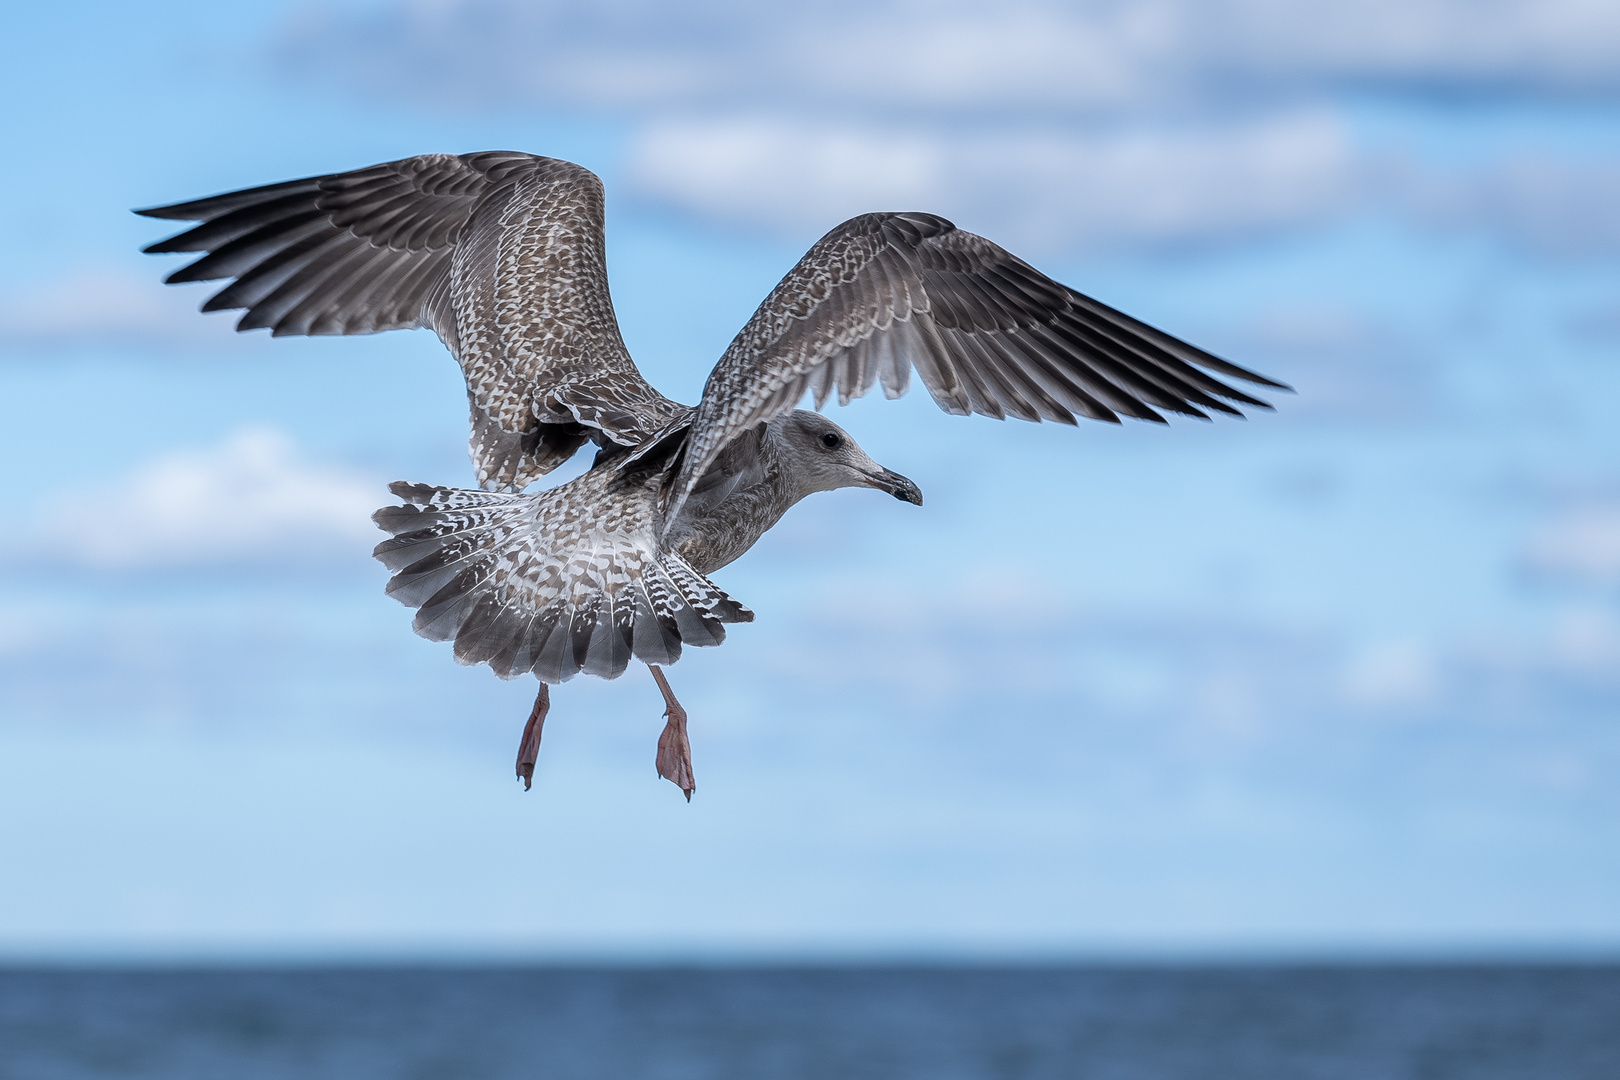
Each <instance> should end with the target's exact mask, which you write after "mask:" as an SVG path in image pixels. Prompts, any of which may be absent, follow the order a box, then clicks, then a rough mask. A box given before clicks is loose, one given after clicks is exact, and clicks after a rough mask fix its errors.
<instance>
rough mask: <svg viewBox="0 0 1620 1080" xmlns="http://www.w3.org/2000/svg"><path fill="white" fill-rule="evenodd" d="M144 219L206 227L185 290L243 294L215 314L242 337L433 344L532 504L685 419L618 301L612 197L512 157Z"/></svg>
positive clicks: (189, 237) (263, 191) (335, 177)
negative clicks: (246, 333)
mask: <svg viewBox="0 0 1620 1080" xmlns="http://www.w3.org/2000/svg"><path fill="white" fill-rule="evenodd" d="M138 213H142V214H145V215H147V216H148V217H157V218H168V219H179V220H187V221H199V222H201V224H200V225H197V226H196V227H195V228H192V229H190V230H188V231H186V232H183V233H180V234H179V235H177V236H173V237H171V238H169V239H168V240H163V241H160V242H158V243H156V244H153V245H151V246H150V247H148V248H147V249H146V250H147V251H149V252H154V253H163V252H203V253H204V254H203V256H202V257H201V258H199V259H197V260H195V261H194V262H192V263H190V264H188V265H186V266H184V267H182V268H181V269H179V270H177V271H175V272H174V273H173V274H171V275H170V276H169V278H168V280H169V281H170V282H186V281H205V280H215V279H220V278H232V279H234V280H233V281H231V282H230V284H228V285H226V286H225V287H224V288H223V289H221V290H219V291H218V292H217V293H215V294H214V295H213V296H212V297H210V298H209V299H208V301H207V302H205V303H204V305H203V310H205V311H217V310H222V309H227V308H246V309H247V310H246V312H245V313H244V314H243V316H242V318H241V320H240V321H239V322H238V323H237V328H238V329H240V330H252V329H259V328H266V329H269V330H270V332H271V333H272V334H273V335H276V336H284V335H288V334H309V335H317V334H369V333H375V332H378V331H381V330H393V329H399V328H408V327H421V326H425V327H429V328H431V329H433V330H435V331H436V332H437V333H438V334H439V336H440V337H441V338H443V339H444V342H445V344H446V345H448V346H449V348H450V351H451V352H452V353H453V354H454V355H455V356H456V359H457V360H458V362H460V364H461V367H462V370H463V372H464V373H465V375H466V377H467V391H468V398H469V404H470V406H471V411H472V429H473V430H472V440H471V448H472V454H473V459H474V461H475V463H476V464H477V466H478V474H479V481H480V482H481V483H482V484H484V485H485V486H486V487H495V488H514V489H515V488H521V487H523V486H524V485H526V484H528V483H529V482H530V481H532V480H533V479H535V478H536V477H537V476H539V475H542V474H544V473H546V472H548V471H550V470H551V469H552V468H554V467H555V466H556V465H558V464H560V463H561V462H562V461H565V460H567V458H568V457H569V456H571V455H572V454H573V452H574V451H575V450H577V449H578V448H579V447H580V446H581V445H582V444H583V443H584V441H585V438H586V429H594V430H596V431H599V432H600V433H601V435H602V437H604V438H606V439H608V440H611V441H614V442H618V443H621V444H623V445H629V446H634V445H637V444H639V443H640V442H641V441H642V440H643V439H645V438H646V436H647V435H648V434H650V433H651V432H652V431H656V430H658V429H660V428H662V427H663V426H664V425H665V424H667V423H668V422H669V420H670V419H671V418H672V417H673V416H675V415H676V414H677V413H678V412H679V411H680V409H681V406H679V405H677V404H675V403H674V402H672V401H669V400H668V399H667V398H665V397H664V396H663V395H661V394H659V393H658V392H657V391H656V390H654V389H653V388H652V387H651V386H650V385H648V384H647V382H646V381H645V380H644V379H642V377H641V374H640V372H639V371H637V369H636V366H635V363H634V362H633V361H632V360H631V359H630V355H629V353H628V352H627V351H626V349H625V347H624V342H623V340H622V338H621V337H620V335H619V327H618V321H617V319H616V318H615V317H614V313H613V302H612V298H611V296H610V294H609V291H608V282H607V266H606V255H605V250H604V238H603V195H602V184H601V181H600V180H598V179H597V177H596V176H595V175H594V174H592V173H591V172H590V171H589V170H587V169H584V168H581V167H580V166H578V165H574V164H572V163H570V162H566V161H558V160H556V159H554V158H543V157H536V156H534V155H532V154H522V153H515V152H509V151H487V152H484V153H477V154H462V155H452V154H424V155H422V156H420V157H414V158H405V159H403V160H400V161H392V162H386V163H384V164H381V165H373V166H371V167H369V168H365V169H357V170H355V171H353V172H347V173H334V174H331V175H327V176H315V177H309V178H307V179H303V180H292V181H287V182H285V183H280V184H271V185H268V186H265V187H259V188H251V189H248V190H245V191H236V192H230V193H228V194H224V195H216V196H212V197H210V198H206V199H198V200H195V201H193V202H186V203H178V204H176V205H173V206H162V207H155V208H153V209H149V210H141V211H138Z"/></svg>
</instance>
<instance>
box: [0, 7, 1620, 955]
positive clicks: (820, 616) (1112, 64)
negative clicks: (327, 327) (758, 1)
mask: <svg viewBox="0 0 1620 1080" xmlns="http://www.w3.org/2000/svg"><path fill="white" fill-rule="evenodd" d="M1488 9H1489V10H1488V12H1487V13H1486V15H1485V16H1481V15H1480V13H1479V10H1478V7H1477V5H1465V4H1460V3H1449V2H1443V0H1426V2H1424V3H1417V4H1413V3H1404V4H1396V3H1393V2H1390V3H1383V2H1381V0H1379V2H1364V3H1360V4H1350V5H1340V6H1338V7H1337V8H1335V9H1333V11H1332V12H1330V13H1328V14H1323V13H1322V12H1321V11H1320V9H1318V8H1317V7H1316V6H1314V5H1292V4H1275V3H1268V2H1263V0H1221V2H1219V3H1202V4H1195V3H1190V2H1189V3H1175V2H1155V3H1144V4H1137V5H1125V6H1108V5H1104V6H1087V5H1059V4H1053V3H1044V2H1032V3H1029V4H1025V5H1022V6H1017V5H1015V6H1013V7H1011V8H1009V7H1007V6H1005V5H998V6H996V7H995V8H994V9H992V8H989V7H984V6H977V5H974V4H971V3H961V4H944V5H921V4H906V3H899V2H895V3H887V4H876V5H873V4H864V5H860V6H854V7H852V6H843V5H839V4H836V3H822V4H812V5H806V6H803V7H801V8H796V9H794V13H792V14H780V13H776V12H774V11H773V10H772V9H769V8H764V7H755V6H751V5H740V4H737V5H732V4H726V3H714V4H706V5H704V4H700V5H694V6H691V7H688V8H684V9H682V11H681V13H680V14H679V15H678V16H676V15H671V14H668V13H666V11H665V9H663V8H662V7H654V6H649V5H645V4H643V3H641V2H639V0H624V2H622V3H618V4H610V5H603V6H600V7H597V8H593V9H591V10H590V11H589V12H580V11H574V10H571V9H567V8H564V7H561V6H556V5H552V6H547V5H520V4H515V3H513V4H509V3H503V2H488V3H482V4H471V3H462V2H457V0H447V2H443V3H436V4H396V3H382V2H379V3H371V4H365V5H358V4H357V5H349V6H336V7H331V8H328V9H322V10H320V11H317V10H316V9H313V8H309V7H301V6H298V5H287V4H276V3H250V4H240V5H234V6H229V7H228V8H226V7H221V6H220V5H204V4H182V3H174V4H167V5H146V6H143V8H142V9H141V11H140V12H139V13H136V12H135V11H134V10H132V9H129V8H127V7H126V6H122V5H110V4H108V5H97V4H76V5H75V4H68V5H58V6H54V7H51V8H50V9H49V10H46V9H45V8H43V7H40V8H39V9H37V10H30V11H23V12H18V13H14V14H13V15H12V16H11V20H12V23H11V27H10V32H9V33H8V34H7V35H6V38H5V40H4V42H3V43H0V56H3V63H0V84H3V86H4V90H5V93H6V95H7V100H8V101H11V102H13V103H17V107H13V108H8V109H7V110H6V115H5V117H4V118H0V125H3V127H4V130H5V134H6V141H7V144H8V145H9V146H10V147H12V150H13V155H12V161H13V167H12V168H11V169H9V170H7V171H6V173H5V176H4V178H3V179H0V185H4V198H0V221H3V225H0V227H3V229H4V234H5V235H6V236H7V237H8V238H9V250H10V251H11V252H12V257H11V258H10V259H7V260H5V261H4V262H3V263H0V420H3V422H0V478H3V479H4V481H5V482H6V485H7V487H8V490H9V498H8V512H7V513H6V514H5V515H4V517H3V518H0V553H3V554H4V555H5V561H4V567H5V569H4V571H3V573H0V820H5V821H6V822H7V823H8V827H7V828H6V829H4V830H0V868H3V869H0V884H3V887H0V956H10V957H76V958H83V957H103V956H147V957H153V956H155V957H195V956H271V957H287V956H325V957H330V956H354V955H387V956H426V955H433V956H442V955H456V956H469V955H477V956H498V957H507V958H511V957H544V956H615V957H620V956H672V955H679V956H694V955H695V956H732V955H809V956H822V955H894V954H918V953H922V954H929V955H941V954H943V955H986V954H994V955H1019V956H1070V955H1120V954H1124V955H1144V954H1150V955H1167V954H1187V953H1198V954H1211V953H1214V954H1254V953H1268V954H1269V953H1278V952H1282V953H1288V952H1295V953H1298V952H1312V953H1334V954H1340V953H1352V954H1362V953H1368V952H1395V953H1423V954H1429V953H1436V952H1442V953H1444V952H1480V951H1485V952H1490V951H1504V950H1505V951H1522V950H1531V951H1537V950H1540V951H1549V950H1550V951H1559V952H1590V951H1601V952H1605V953H1612V952H1613V951H1614V950H1615V949H1616V948H1617V947H1620V859H1617V856H1616V852H1617V851H1620V797H1617V796H1616V794H1615V792H1616V791H1617V790H1620V785H1617V783H1616V781H1617V780H1620V435H1617V434H1616V431H1615V425H1614V422H1613V420H1612V418H1611V417H1612V414H1613V411H1614V404H1613V403H1614V401H1615V400H1616V397H1617V396H1620V370H1617V361H1620V196H1617V195H1616V194H1614V192H1616V191H1620V77H1617V76H1616V75H1615V73H1616V72H1620V16H1616V15H1615V14H1614V12H1613V11H1612V10H1609V9H1608V7H1607V6H1605V5H1596V4H1593V5H1585V4H1582V3H1578V2H1575V0H1568V2H1564V3H1551V4H1549V3H1539V4H1530V3H1518V2H1512V0H1500V2H1497V3H1492V4H1490V5H1488ZM490 148H513V149H524V150H531V151H534V152H537V153H545V154H550V155H554V156H560V157H566V158H570V159H572V160H576V161H579V162H581V163H583V164H585V165H587V166H588V167H590V168H592V169H594V170H596V171H597V172H598V173H600V174H601V175H602V176H603V177H604V179H605V181H606V183H607V186H608V192H609V211H608V215H609V216H608V229H609V260H610V267H611V272H612V279H613V288H614V293H615V302H616V304H617V307H618V310H619V317H620V321H621V324H622V327H623V330H624V334H625V337H626V340H627V341H628V343H629V345H630V347H631V350H632V352H633V353H634V355H635V356H636V358H637V360H638V362H639V363H640V365H641V366H642V368H643V370H644V371H645V372H646V373H647V374H648V375H649V377H650V378H651V379H652V380H653V381H654V382H655V383H656V384H657V385H659V386H660V387H661V388H662V389H664V390H665V391H666V392H667V393H670V394H672V395H673V396H676V397H679V398H682V399H684V400H688V401H692V400H695V398H696V396H697V393H698V390H699V388H700V386H701V383H702V379H703V378H704V376H705V375H706V373H707V371H708V367H709V365H710V364H711V363H712V362H713V360H714V358H715V357H717V356H718V355H719V353H720V352H721V350H722V349H723V348H724V346H725V344H726V342H727V341H728V340H729V339H730V337H731V335H732V334H733V333H735V332H736V330H737V328H738V327H740V326H741V324H742V323H743V321H744V320H745V319H746V318H747V316H748V314H749V313H750V312H751V310H752V309H753V306H754V305H755V304H756V303H758V302H759V300H760V299H761V298H763V296H764V295H765V293H766V292H767V291H768V290H769V288H770V287H771V285H772V284H774V283H775V281H776V280H777V278H779V277H780V276H781V274H782V273H784V272H785V271H786V269H787V268H788V267H789V266H790V265H791V264H792V262H793V260H794V259H795V258H797V256H798V255H799V254H800V253H802V252H803V250H804V249H805V248H806V247H808V246H809V244H810V243H811V242H813V241H814V239H815V238H816V237H817V236H818V235H820V234H821V233H822V232H824V231H825V230H826V229H827V228H830V227H831V226H832V225H833V224H836V222H837V221H839V220H840V219H842V218H843V217H844V216H847V215H848V214H851V213H856V212H860V211H863V210H869V209H881V208H907V209H910V208H916V209H927V210H931V211H935V212H940V213H944V214H946V215H947V216H949V217H952V218H953V219H954V220H956V221H958V222H959V223H960V224H962V225H963V226H964V227H969V228H973V229H975V230H977V231H981V232H983V233H985V234H987V235H989V236H991V237H992V238H994V239H997V240H999V241H1001V242H1003V243H1005V244H1007V245H1008V246H1009V247H1011V248H1013V249H1014V250H1015V251H1017V252H1018V253H1019V254H1022V255H1024V256H1025V257H1027V258H1029V259H1031V260H1032V261H1034V262H1035V263H1036V264H1037V265H1039V266H1041V267H1042V268H1043V269H1045V270H1047V271H1048V272H1051V273H1053V274H1054V275H1055V276H1058V277H1060V278H1061V279H1062V280H1064V281H1066V282H1068V283H1070V284H1072V285H1074V286H1075V287H1077V288H1080V289H1081V290H1082V291H1085V292H1088V293H1091V294H1093V295H1095V296H1097V297H1099V298H1100V299H1103V300H1105V301H1107V302H1109V303H1113V304H1115V305H1117V306H1120V307H1122V308H1125V309H1126V310H1129V311H1131V312H1133V313H1135V314H1137V315H1139V316H1141V317H1143V318H1145V319H1148V320H1150V321H1153V322H1155V323H1157V324H1158V325H1161V326H1163V327H1165V328H1166V329H1169V330H1171V331H1172V332H1175V333H1178V334H1181V335H1183V336H1185V337H1187V338H1189V339H1190V340H1193V341H1196V342H1198V343H1200V344H1203V345H1205V346H1206V347H1209V348H1211V349H1213V350H1215V351H1217V352H1220V353H1222V354H1224V355H1227V356H1230V357H1231V358H1232V359H1234V360H1236V361H1238V362H1240V363H1245V364H1248V365H1250V366H1253V367H1256V368H1258V369H1259V370H1262V371H1265V372H1267V373H1268V374H1271V375H1274V376H1276V377H1278V378H1281V379H1284V380H1286V381H1288V382H1290V383H1292V384H1293V385H1295V386H1296V387H1297V388H1298V390H1299V394H1298V395H1297V396H1294V397H1282V398H1279V399H1278V402H1277V404H1278V406H1279V408H1278V411H1277V412H1276V413H1275V414H1258V415H1256V416H1254V417H1253V418H1252V419H1250V420H1249V421H1246V422H1221V423H1216V424H1209V425H1205V424H1198V423H1192V422H1188V423H1176V424H1174V425H1172V426H1171V427H1170V428H1169V429H1161V428H1157V427H1150V426H1148V425H1127V426H1125V427H1123V428H1111V427H1107V426H1104V425H1096V424H1093V425H1089V426H1087V427H1083V428H1081V429H1079V430H1072V429H1065V428H1058V427H1055V426H1050V425H1041V426H1035V425H1022V424H1017V423H1007V424H997V423H995V422H992V421H988V420H983V419H980V418H975V419H970V420H963V419H960V418H951V417H946V416H944V415H943V414H940V413H939V412H938V411H937V410H935V409H934V407H933V406H932V404H931V403H930V402H928V401H927V400H926V398H923V397H920V396H914V397H910V398H907V399H905V400H903V401H900V402H893V403H891V402H884V401H882V400H869V401H861V402H858V403H856V404H855V405H853V406H851V407H850V408H848V409H846V410H835V415H836V418H837V419H838V420H839V421H840V422H841V423H844V424H845V426H846V427H848V428H850V429H851V431H852V432H853V433H854V434H855V435H856V437H857V438H859V439H860V440H861V442H862V444H863V445H864V446H865V447H866V449H867V450H868V451H869V452H870V453H871V454H872V455H873V457H875V458H876V459H877V460H879V461H881V462H883V463H884V464H885V465H888V466H889V467H891V468H894V469H896V470H897V471H900V472H902V473H905V474H906V475H908V476H910V477H912V478H913V479H915V480H916V481H917V482H918V483H919V484H920V485H921V487H922V488H923V490H924V492H925V494H926V496H927V505H926V506H925V507H923V508H922V509H920V510H918V509H915V508H912V507H906V506H902V505H899V504H897V503H895V502H894V501H893V500H890V499H882V498H879V497H877V496H875V495H872V494H871V493H869V492H858V491H845V492H837V493H833V494H830V495H824V496H817V497H816V498H815V499H813V500H811V501H809V502H807V503H806V504H804V505H802V506H801V507H799V508H797V509H796V510H795V511H794V512H793V513H792V514H790V515H789V517H788V518H787V519H786V520H785V521H784V522H783V523H782V525H780V526H779V527H778V528H777V529H776V530H774V531H773V532H772V533H771V534H769V535H768V536H767V537H766V538H765V540H763V541H762V542H761V543H760V545H759V546H758V547H757V548H756V549H755V550H754V551H753V552H752V553H750V555H749V556H748V557H747V558H745V559H744V560H742V561H741V562H739V563H738V564H736V565H734V566H732V567H729V568H727V569H726V570H725V571H723V572H722V573H721V574H720V575H718V580H719V581H720V583H721V584H722V585H724V586H725V587H726V588H727V589H728V590H729V591H730V592H732V593H733V594H734V595H736V596H737V597H739V598H740V599H741V600H743V601H744V602H745V603H747V604H749V605H750V606H751V607H753V608H754V609H755V610H756V611H757V612H758V614H759V619H758V621H757V622H756V623H755V624H753V625H751V626H747V627H741V628H738V629H736V630H735V631H734V632H733V634H732V635H731V638H730V640H728V642H727V643H726V645H725V646H724V647H723V648H721V649H718V650H705V651H697V650H693V651H689V653H688V655H687V657H686V658H685V659H684V660H683V661H682V663H681V664H680V665H678V666H677V667H676V668H674V669H672V671H671V679H672V681H673V683H674V686H675V688H676V690H677V693H678V694H679V695H680V696H681V699H682V700H683V702H685V703H686V705H687V707H688V709H689V711H690V713H691V714H692V731H693V741H694V754H695V763H696V771H697V775H698V778H699V781H700V782H699V790H698V793H697V795H696V797H695V798H694V800H693V802H692V804H691V805H690V806H687V805H685V804H684V803H683V802H682V801H681V799H680V795H679V793H678V792H677V791H676V790H675V789H674V788H673V787H672V786H671V785H669V784H667V783H664V782H662V781H658V780H657V779H656V778H655V777H654V775H653V768H652V755H653V746H654V741H655V739H656V736H657V733H658V730H659V728H660V727H661V724H662V720H661V718H660V716H659V713H660V711H661V702H660V699H659V697H658V695H657V691H656V689H655V687H654V686H653V684H652V682H651V680H650V679H649V678H647V677H646V676H645V674H642V675H637V674H636V673H635V672H631V673H630V674H628V675H627V676H626V677H625V678H623V679H621V680H619V681H617V682H614V683H602V682H599V681H595V680H589V679H581V680H577V681H575V682H572V683H569V684H568V685H567V686H565V687H562V688H560V689H559V690H557V692H556V694H555V707H554V711H553V714H552V720H551V721H550V723H549V724H548V726H547V731H546V741H545V746H544V749H543V753H542V756H541V760H540V765H539V769H538V772H537V782H536V785H535V790H534V791H532V792H529V793H527V794H524V793H522V792H521V789H520V788H519V787H518V786H517V785H516V784H515V783H514V781H513V780H512V778H511V773H510V770H511V761H512V757H513V754H514V752H515V745H516V741H517V736H518V734H519V731H520V730H521V725H522V720H523V719H524V717H525V716H526V715H527V710H528V706H529V702H530V700H531V699H532V694H533V684H532V682H529V681H517V682H513V683H501V682H500V681H499V680H497V679H495V678H494V677H493V676H491V675H490V674H489V673H488V671H487V670H486V669H483V668H479V669H463V668H458V667H457V666H455V665H454V664H453V663H452V662H451V660H450V657H449V655H448V650H447V649H446V648H444V647H443V646H440V645H434V644H431V643H428V642H424V641H421V640H419V639H417V638H415V637H414V636H413V635H412V634H411V633H410V630H409V618H408V612H407V611H406V610H405V609H403V608H401V607H400V606H399V605H397V604H395V603H394V602H393V601H391V600H389V599H388V598H387V597H385V596H384V595H383V593H382V585H383V583H384V580H385V573H384V571H383V570H382V569H381V567H379V566H378V565H377V564H375V563H374V562H372V561H371V560H370V559H369V558H368V557H367V553H368V552H369V550H370V547H371V545H372V544H373V543H375V540H376V534H375V532H374V530H373V529H372V527H371V526H370V523H369V521H368V520H367V518H368V515H369V513H370V511H371V510H372V509H373V508H375V507H376V506H379V505H382V504H383V503H384V502H386V501H387V500H388V496H387V494H386V490H385V485H386V483H387V482H388V481H390V480H394V479H401V478H407V479H411V480H421V481H432V482H439V483H448V484H462V485H465V484H468V483H469V482H470V469H469V466H468V464H467V460H466V454H465V440H466V430H465V411H464V409H465V407H464V404H463V402H464V399H463V397H462V391H461V388H460V382H459V375H458V374H457V372H456V371H455V369H454V365H453V363H452V362H451V361H450V359H449V358H448V356H447V355H446V354H445V353H444V351H443V349H442V347H441V346H440V345H439V344H438V342H437V341H436V339H434V338H432V337H431V336H430V335H428V334H426V333H425V332H417V333H393V334H386V335H380V336H377V337H371V338H356V339H341V340H333V339H322V340H313V341H311V340H303V339H283V340H279V341H275V342H270V341H269V340H267V339H266V338H265V337H264V336H263V335H262V334H253V335H234V334H233V333H232V332H231V330H230V325H231V322H232V317H230V316H228V315H213V316H207V317H203V316H199V315H197V314H195V311H194V309H195V307H196V305H197V304H198V303H200V302H201V300H202V299H203V298H204V297H205V296H207V295H208V291H207V290H206V289H205V288H203V287H191V288H189V289H173V288H164V287H162V286H160V285H159V282H160V280H161V277H162V276H163V274H165V273H167V272H168V271H169V270H171V269H173V268H174V266H175V265H177V262H173V261H168V260H163V259H157V258H151V257H145V256H141V255H140V254H138V249H139V247H140V246H141V245H143V244H145V243H149V242H151V241H152V240H155V239H157V238H159V237H160V236H162V235H165V234H164V232H163V230H162V227H161V225H159V224H157V223H154V222H151V221H148V220H145V219H140V218H136V217H134V216H132V215H130V214H129V213H128V211H129V209H130V208H131V207H135V206H145V205H152V204H156V203H163V202H169V201H175V200H178V199H184V198H189V197H194V196H199V195H203V194H207V193H211V192H214V191H220V190H226V189H230V188H235V187H242V186H248V185H252V184H258V183H267V182H271V181H275V180H280V179H286V178H290V177H294V176H301V175H308V174H312V173H319V172H327V171H335V170H341V169H346V168H352V167H358V166H361V165H365V164H369V163H372V162H375V161H381V160H387V159H390V158H395V157H402V156H406V155H410V154H415V153H422V152H427V151H456V152H461V151H470V150H478V149H490Z"/></svg>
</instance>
